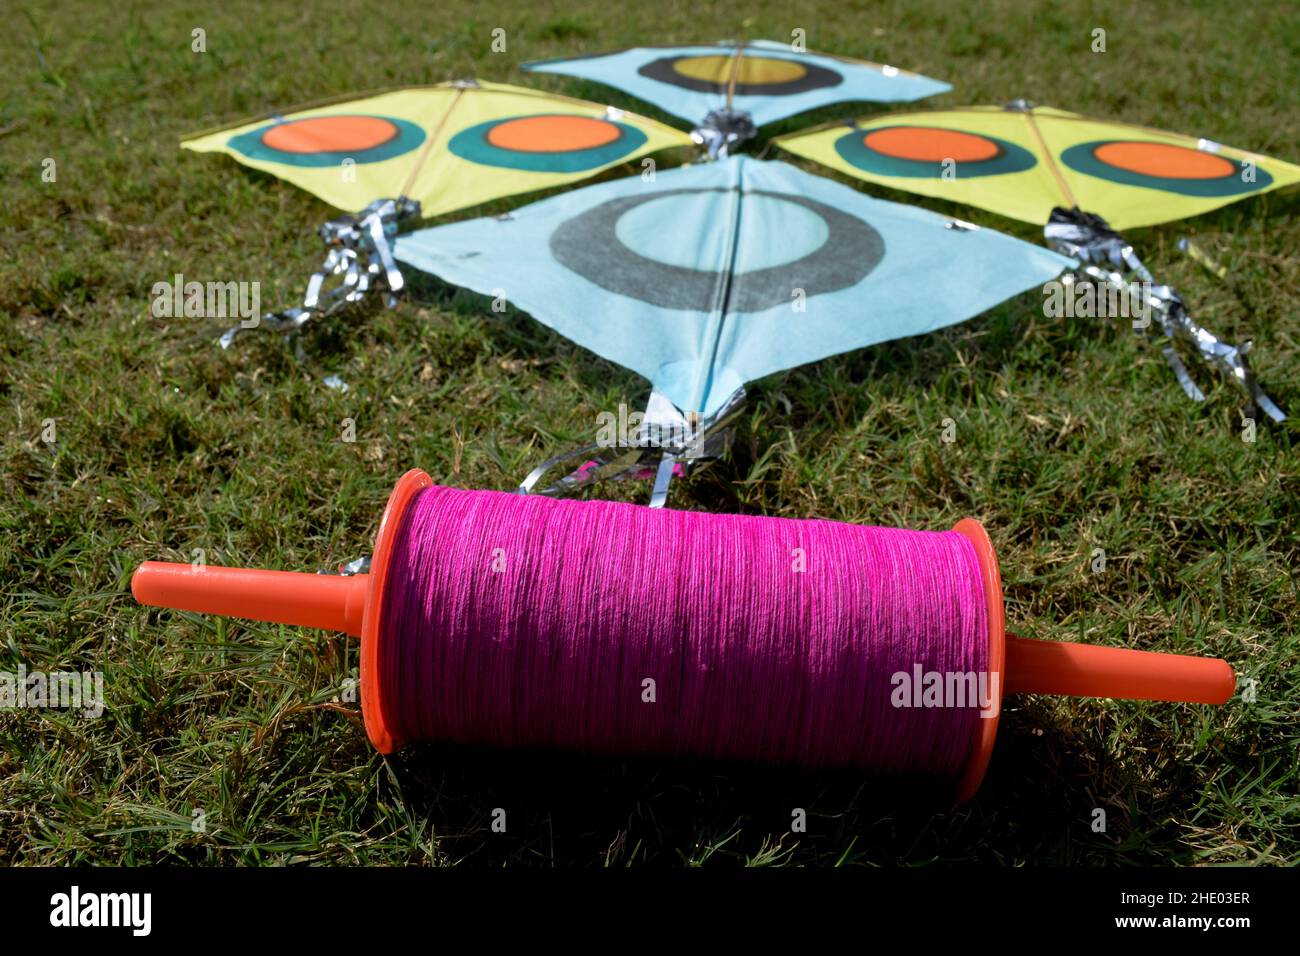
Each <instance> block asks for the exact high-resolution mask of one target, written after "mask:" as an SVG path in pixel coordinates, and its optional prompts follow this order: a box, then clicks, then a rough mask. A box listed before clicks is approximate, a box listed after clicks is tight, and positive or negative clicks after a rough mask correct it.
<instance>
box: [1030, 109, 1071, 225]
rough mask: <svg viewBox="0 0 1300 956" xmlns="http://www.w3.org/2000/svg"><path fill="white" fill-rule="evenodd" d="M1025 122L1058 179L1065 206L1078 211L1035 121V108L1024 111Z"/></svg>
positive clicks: (1049, 167) (1068, 185)
mask: <svg viewBox="0 0 1300 956" xmlns="http://www.w3.org/2000/svg"><path fill="white" fill-rule="evenodd" d="M1024 117H1025V122H1027V123H1028V124H1029V130H1030V132H1032V133H1033V134H1034V139H1036V140H1037V141H1038V148H1039V149H1040V150H1041V151H1042V156H1043V161H1044V163H1045V165H1046V166H1047V168H1048V169H1050V170H1051V171H1052V175H1053V176H1054V177H1055V178H1056V185H1057V186H1058V187H1059V188H1060V190H1061V196H1062V198H1064V199H1065V204H1066V205H1067V206H1068V207H1069V208H1071V209H1078V208H1079V203H1078V201H1077V200H1075V198H1074V193H1073V192H1071V191H1070V184H1069V183H1067V182H1066V181H1065V176H1063V175H1062V174H1061V169H1060V167H1059V166H1057V165H1056V158H1055V157H1054V156H1053V155H1052V151H1051V150H1050V149H1049V148H1048V146H1047V140H1045V139H1044V138H1043V132H1042V130H1040V129H1039V128H1038V121H1037V120H1035V119H1034V110H1033V107H1030V108H1029V109H1026V110H1025V111H1024Z"/></svg>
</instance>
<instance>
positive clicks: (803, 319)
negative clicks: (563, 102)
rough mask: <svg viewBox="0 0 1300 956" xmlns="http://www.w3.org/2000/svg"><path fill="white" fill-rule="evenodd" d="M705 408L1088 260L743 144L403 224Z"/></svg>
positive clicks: (430, 262) (444, 257)
mask: <svg viewBox="0 0 1300 956" xmlns="http://www.w3.org/2000/svg"><path fill="white" fill-rule="evenodd" d="M396 256H397V258H398V259H400V260H402V261H403V262H406V263H409V264H410V265H413V266H415V267H417V268H419V269H422V270H424V271H426V272H430V273H432V274H434V275H436V276H439V277H440V278H442V279H444V280H446V281H448V282H451V283H454V284H456V285H461V286H465V287H466V288H469V289H473V290H474V291H476V292H480V293H483V294H485V295H492V296H500V295H504V296H505V298H506V299H508V300H509V301H510V302H512V303H514V304H515V305H516V306H517V307H519V308H520V309H523V310H524V311H526V312H528V313H530V314H531V315H532V316H534V317H535V318H536V319H538V321H540V322H542V323H543V324H545V325H547V326H549V327H550V328H552V329H554V330H556V331H557V332H559V333H560V334H561V335H564V336H566V337H568V338H570V339H572V340H573V341H574V342H576V343H578V344H579V345H581V346H583V347H584V348H588V349H590V350H591V351H593V352H595V353H596V354H598V355H601V356H603V357H604V358H607V359H609V360H610V361H613V362H617V363H618V364H620V365H623V366H625V367H627V368H630V369H632V370H633V371H636V372H638V373H639V374H641V375H643V376H645V377H646V378H647V379H649V380H650V382H651V384H652V385H653V386H654V389H655V391H656V392H658V393H660V394H661V395H662V396H663V397H665V398H666V399H667V400H668V401H669V402H671V403H672V405H675V406H676V407H677V408H678V409H680V410H681V411H682V412H683V413H687V414H688V415H689V414H690V413H696V414H698V415H699V416H702V417H704V418H705V419H707V418H709V417H711V416H714V415H715V414H716V413H718V412H719V411H720V410H722V409H723V408H724V407H727V406H728V405H729V404H730V403H731V402H732V401H733V399H734V397H735V395H736V394H737V393H738V392H740V391H741V390H742V387H743V386H744V384H745V383H746V382H749V381H752V380H754V379H758V378H761V377H763V376H765V375H770V374H772V373H773V372H779V371H781V370H783V369H788V368H793V367H795V366H798V365H803V364H805V363H808V362H813V361H816V360H818V359H821V358H825V357H826V356H829V355H835V354H837V353H840V352H846V351H849V350H852V349H857V348H862V347H864V346H868V345H873V344H875V343H877V342H885V341H888V340H890V339H897V338H902V337H904V336H909V335H920V334H922V333H925V332H930V331H933V330H935V329H941V328H944V327H945V326H949V325H952V324H954V323H957V322H961V321H963V320H965V319H968V318H970V317H971V316H974V315H977V314H979V313H980V312H982V311H984V310H985V309H987V308H989V307H991V306H993V305H995V304H997V303H999V302H1001V301H1003V300H1004V299H1007V298H1009V297H1011V296H1013V295H1016V294H1017V293H1020V292H1023V291H1025V290H1027V289H1031V288H1034V287H1036V286H1041V285H1043V284H1044V283H1045V282H1047V281H1048V280H1049V279H1052V278H1054V277H1055V276H1057V275H1058V274H1060V273H1061V272H1062V270H1064V269H1066V268H1068V267H1072V266H1073V265H1075V263H1074V261H1073V260H1071V259H1067V258H1065V257H1063V256H1060V255H1057V254H1056V253H1053V252H1050V251H1048V250H1046V249H1044V248H1042V247H1040V246H1036V245H1031V244H1030V243H1027V242H1022V241H1020V240H1019V239H1014V238H1011V237H1010V236H1006V235H1003V234H1001V233H998V232H995V231H994V230H991V229H983V228H978V227H975V226H971V225H969V224H966V223H962V222H960V221H958V220H953V219H949V218H947V217H944V216H940V215H937V214H935V213H932V212H928V211H926V210H923V209H919V208H916V207H913V206H905V205H900V204H898V203H892V202H885V201H883V200H879V199H872V198H870V197H868V196H865V195H863V194H862V193H859V192H856V191H855V190H853V189H850V188H849V187H847V186H843V185H840V184H839V183H836V182H832V181H830V180H828V179H824V178H821V177H819V176H814V175H811V174H809V173H805V172H803V171H802V170H799V169H796V168H795V167H793V166H789V165H787V164H785V163H780V162H765V161H762V160H755V159H750V158H748V157H745V156H734V157H731V158H730V159H726V160H723V161H721V162H717V163H705V164H699V165H693V166H684V167H680V168H677V169H672V170H669V171H666V172H660V173H658V174H657V175H653V176H650V175H644V176H634V177H631V178H628V179H620V180H615V181H612V182H605V183H600V184H598V185H595V186H588V187H586V188H584V189H579V190H575V191H573V192H567V193H563V194H560V195H558V196H554V197H551V198H549V199H545V200H542V201H540V202H536V203H533V204H531V205H528V206H524V207H523V208H521V209H518V210H515V211H514V212H512V213H509V214H506V215H504V216H500V217H496V218H484V219H473V220H468V221H463V222H457V223H452V224H450V225H445V226H437V227H434V228H431V229H424V230H421V231H419V232H414V233H411V234H409V235H407V236H403V237H400V238H399V239H398V240H397V247H396Z"/></svg>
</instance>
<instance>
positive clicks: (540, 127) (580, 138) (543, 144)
mask: <svg viewBox="0 0 1300 956" xmlns="http://www.w3.org/2000/svg"><path fill="white" fill-rule="evenodd" d="M622 135H623V133H622V131H621V130H620V129H619V128H618V126H616V125H615V124H613V123H610V122H607V121H606V120H603V119H591V118H590V117H587V116H524V117H521V118H520V119H514V120H506V121H505V122H504V123H498V124H497V125H496V126H493V127H492V129H491V130H489V131H488V134H487V140H488V142H489V143H491V144H492V145H493V146H495V147H497V148H498V149H512V150H514V151H515V152H517V153H568V152H573V151H576V150H580V149H596V148H597V147H599V146H607V145H609V144H610V143H612V142H614V141H615V140H616V139H618V138H619V137H620V136H622Z"/></svg>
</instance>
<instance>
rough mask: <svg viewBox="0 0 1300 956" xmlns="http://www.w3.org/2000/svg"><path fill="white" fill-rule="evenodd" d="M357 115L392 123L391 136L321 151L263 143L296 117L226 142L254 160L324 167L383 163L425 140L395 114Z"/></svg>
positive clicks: (316, 167) (421, 131)
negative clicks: (370, 143)
mask: <svg viewBox="0 0 1300 956" xmlns="http://www.w3.org/2000/svg"><path fill="white" fill-rule="evenodd" d="M356 115H357V116H364V118H366V119H379V120H384V121H385V122H388V123H391V124H393V136H392V137H391V138H390V139H387V140H385V141H384V142H382V143H379V144H378V145H376V146H371V147H370V148H368V149H354V150H331V151H328V152H320V153H295V152H290V151H289V150H283V149H276V148H275V147H274V146H268V145H267V144H266V143H264V142H262V137H263V136H265V135H266V134H267V133H269V132H270V131H271V130H273V129H277V128H279V127H281V126H285V125H286V124H289V125H291V124H293V123H295V122H297V121H296V120H287V121H286V120H279V121H277V122H274V123H268V124H267V125H265V126H259V127H258V128H257V129H253V130H249V131H248V132H247V133H240V134H239V135H238V136H232V137H231V138H230V141H229V142H228V143H226V145H227V146H228V147H229V148H231V149H233V150H234V151H235V152H237V153H240V154H242V155H244V156H247V157H248V158H249V159H256V160H260V161H262V162H269V163H283V164H284V165H286V166H304V167H310V168H313V169H319V168H322V167H327V166H341V165H342V164H343V162H344V161H345V160H351V161H352V162H354V163H356V164H357V165H361V164H363V163H382V162H383V161H384V160H386V159H392V158H393V157H395V156H401V155H402V154H403V153H409V152H410V151H411V150H413V149H416V148H417V147H418V146H419V145H420V144H421V143H423V142H424V136H425V134H424V130H423V129H421V128H420V127H418V126H416V125H415V124H414V123H411V122H408V121H407V120H404V119H397V118H396V117H394V116H380V115H379V114H370V113H364V114H363V113H358V114H356ZM303 119H304V120H310V119H316V117H303Z"/></svg>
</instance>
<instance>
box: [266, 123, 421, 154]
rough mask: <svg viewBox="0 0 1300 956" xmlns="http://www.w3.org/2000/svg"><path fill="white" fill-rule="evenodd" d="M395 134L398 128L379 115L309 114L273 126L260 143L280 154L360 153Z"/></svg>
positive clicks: (380, 143)
mask: <svg viewBox="0 0 1300 956" xmlns="http://www.w3.org/2000/svg"><path fill="white" fill-rule="evenodd" d="M397 134H398V129H397V127H396V126H394V125H393V124H392V123H391V122H389V121H388V120H386V119H383V118H382V117H379V116H312V117H309V118H307V119H300V120H291V121H290V122H288V123H280V124H278V125H276V126H272V127H271V128H270V129H268V130H267V131H266V132H265V133H263V134H262V142H263V143H264V144H265V145H267V146H269V147H270V148H271V149H276V150H279V151H280V152H282V153H343V152H350V151H355V152H361V151H362V150H366V149H374V148H375V147H376V146H382V145H383V144H384V143H387V142H388V141H389V140H391V139H392V138H393V137H394V136H396V135H397Z"/></svg>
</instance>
